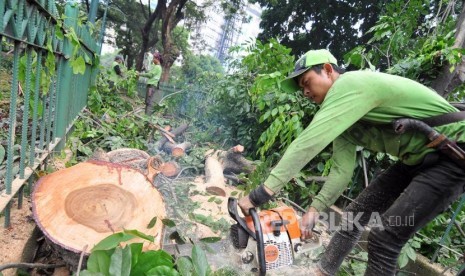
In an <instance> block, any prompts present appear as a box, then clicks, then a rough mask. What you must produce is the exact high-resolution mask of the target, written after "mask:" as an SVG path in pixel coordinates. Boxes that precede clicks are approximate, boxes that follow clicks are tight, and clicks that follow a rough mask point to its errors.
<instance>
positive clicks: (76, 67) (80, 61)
mask: <svg viewBox="0 0 465 276" xmlns="http://www.w3.org/2000/svg"><path fill="white" fill-rule="evenodd" d="M70 64H71V67H72V68H73V74H81V75H84V73H85V72H86V62H85V60H84V58H83V57H82V56H79V57H77V58H76V59H74V60H71V62H70Z"/></svg>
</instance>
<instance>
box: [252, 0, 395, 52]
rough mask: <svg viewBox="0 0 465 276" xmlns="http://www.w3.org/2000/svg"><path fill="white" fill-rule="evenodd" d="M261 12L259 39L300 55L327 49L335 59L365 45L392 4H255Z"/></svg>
mask: <svg viewBox="0 0 465 276" xmlns="http://www.w3.org/2000/svg"><path fill="white" fill-rule="evenodd" d="M253 2H257V3H259V4H260V6H261V7H262V8H263V14H262V21H261V23H260V27H261V29H262V30H263V31H262V32H261V33H260V35H259V39H260V40H262V41H266V40H268V39H271V38H278V39H279V40H280V42H281V43H282V44H283V45H285V46H286V47H289V48H291V49H292V53H293V54H294V55H296V56H297V55H301V54H303V53H305V52H306V51H308V50H310V49H319V48H327V47H329V49H330V50H331V51H332V53H333V54H334V55H335V56H336V57H337V58H341V57H342V56H343V54H345V53H346V52H347V51H349V50H350V49H352V48H353V47H355V46H356V45H359V44H364V43H366V42H367V39H368V38H367V37H365V36H364V35H365V33H366V32H367V30H368V29H370V28H371V27H372V26H373V25H374V23H375V22H376V20H377V19H378V15H379V14H380V13H381V11H382V10H383V6H384V5H385V4H386V2H387V3H389V2H392V1H382V2H377V1H367V0H359V1H334V0H333V1H324V2H321V1H305V0H290V1H286V0H274V1H265V0H255V1H253Z"/></svg>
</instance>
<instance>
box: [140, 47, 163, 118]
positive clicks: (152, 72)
mask: <svg viewBox="0 0 465 276" xmlns="http://www.w3.org/2000/svg"><path fill="white" fill-rule="evenodd" d="M162 60H163V59H162V57H161V55H160V53H158V52H156V53H154V54H153V58H152V63H153V65H151V66H150V67H149V68H150V69H149V70H148V71H147V72H145V73H138V75H139V76H141V77H145V78H147V90H146V94H145V114H147V115H150V114H152V112H153V100H154V98H156V99H160V98H161V93H162V92H161V90H160V89H159V82H160V78H161V72H162V68H161V63H162Z"/></svg>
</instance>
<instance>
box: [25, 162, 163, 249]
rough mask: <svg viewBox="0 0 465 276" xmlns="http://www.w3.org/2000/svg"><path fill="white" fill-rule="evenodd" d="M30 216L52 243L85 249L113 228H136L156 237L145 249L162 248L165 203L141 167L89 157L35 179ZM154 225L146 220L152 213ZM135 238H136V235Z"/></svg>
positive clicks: (67, 247)
mask: <svg viewBox="0 0 465 276" xmlns="http://www.w3.org/2000/svg"><path fill="white" fill-rule="evenodd" d="M32 208H33V214H34V219H35V221H36V223H37V225H38V226H39V228H40V229H41V230H42V232H43V233H44V234H45V236H46V237H47V238H48V239H49V240H50V241H51V242H53V244H54V245H55V246H59V247H61V248H63V249H66V250H68V251H71V252H74V253H77V254H79V253H80V252H81V251H82V250H83V248H85V246H86V245H87V250H86V252H85V253H89V252H90V250H91V249H92V247H93V246H94V245H95V244H97V243H98V242H100V241H101V240H102V239H104V238H106V237H107V236H109V235H110V234H112V233H114V232H120V231H123V230H124V229H137V230H140V231H142V232H144V233H146V234H148V235H152V236H155V242H154V243H150V244H145V245H144V249H159V248H161V242H162V240H161V238H162V233H161V232H162V227H163V225H162V223H161V219H162V218H164V217H165V215H166V211H165V204H164V202H163V199H162V196H161V194H160V193H159V192H158V191H157V190H156V189H155V188H154V187H153V186H152V184H151V183H150V181H149V180H148V179H147V178H146V176H145V175H144V174H142V173H141V172H140V171H138V170H135V169H132V168H130V167H127V166H124V165H120V164H115V163H110V162H104V161H88V162H83V163H80V164H77V165H75V166H73V167H70V168H67V169H63V170H60V171H57V172H54V173H52V174H49V175H46V176H44V177H42V178H40V179H39V181H38V183H37V184H36V185H35V188H34V191H33V194H32ZM154 217H158V218H159V219H158V221H157V223H156V224H155V226H154V227H152V228H150V229H148V228H147V225H148V224H149V223H150V221H151V220H152V219H153V218H154ZM135 241H137V242H140V240H135Z"/></svg>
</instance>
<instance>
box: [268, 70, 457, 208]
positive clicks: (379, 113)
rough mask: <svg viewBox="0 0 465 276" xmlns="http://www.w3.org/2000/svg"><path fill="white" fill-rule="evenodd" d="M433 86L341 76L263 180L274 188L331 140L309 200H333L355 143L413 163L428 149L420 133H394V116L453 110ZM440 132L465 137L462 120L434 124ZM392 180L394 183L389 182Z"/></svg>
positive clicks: (347, 173)
mask: <svg viewBox="0 0 465 276" xmlns="http://www.w3.org/2000/svg"><path fill="white" fill-rule="evenodd" d="M455 111H457V109H455V108H454V107H453V106H451V105H450V104H449V103H448V102H447V101H446V100H445V99H443V98H442V97H441V96H439V95H438V94H437V93H435V92H434V91H432V90H431V89H429V88H427V87H425V86H423V85H421V84H419V83H417V82H415V81H412V80H409V79H406V78H402V77H398V76H393V75H389V74H384V73H376V72H368V71H355V72H348V73H345V74H342V75H340V76H339V78H338V79H337V80H336V81H335V82H334V84H333V85H332V87H331V89H330V90H329V91H328V93H327V95H326V97H325V100H324V101H323V103H322V104H321V108H320V110H319V111H318V112H317V113H316V114H315V117H314V118H313V121H312V122H311V123H310V125H309V126H308V127H307V128H306V129H305V130H304V131H303V132H302V133H301V134H300V135H299V137H297V138H296V139H295V140H294V141H293V142H292V143H291V145H289V147H288V149H287V150H286V152H285V153H284V156H283V157H282V159H281V160H280V161H279V163H278V164H277V165H276V167H275V168H274V169H273V170H272V171H271V174H270V176H269V177H268V179H267V180H266V181H265V186H266V187H268V188H270V189H271V190H272V191H274V192H278V191H279V190H280V189H281V188H282V187H283V186H284V184H285V183H287V182H288V181H289V180H290V179H291V178H292V177H294V176H295V175H296V174H297V173H298V172H299V171H300V170H301V169H302V168H303V167H304V166H305V165H306V164H307V163H308V162H309V161H310V160H312V159H313V158H314V157H315V156H316V155H317V154H318V153H320V152H321V151H322V150H323V149H324V148H325V147H326V146H327V145H328V144H329V143H330V142H331V141H333V165H332V167H331V171H330V173H329V175H328V179H327V181H326V183H325V184H324V186H323V187H322V189H321V191H320V192H319V194H318V195H317V196H316V197H315V199H314V200H313V202H312V204H311V206H313V207H315V208H316V209H317V210H323V209H325V208H326V207H329V206H330V205H332V204H333V203H334V202H335V201H336V200H337V198H338V197H339V196H340V195H341V194H342V192H343V191H344V190H345V188H346V187H347V184H348V183H349V181H350V179H351V177H352V174H353V170H354V168H355V157H356V155H355V153H356V146H357V145H358V146H362V147H364V148H366V149H370V150H373V151H376V152H385V153H389V154H391V155H393V156H397V157H399V158H400V160H401V161H402V162H403V163H405V164H407V165H415V164H418V163H420V162H421V161H422V160H423V157H424V156H425V155H426V154H427V153H428V152H431V151H432V149H430V148H427V147H426V146H425V145H426V144H427V143H428V140H427V138H426V137H425V136H424V135H422V134H420V133H411V132H409V133H405V134H402V135H398V134H396V133H395V132H394V130H393V128H392V125H391V123H392V121H393V120H394V119H398V118H405V117H409V118H414V119H422V118H427V117H431V116H436V115H440V114H444V113H449V112H455ZM435 129H436V130H438V131H439V132H440V133H443V134H445V135H447V136H448V137H450V138H452V139H456V140H457V141H460V142H464V141H465V121H461V122H457V123H452V124H448V125H444V126H440V127H436V128H435ZM393 185H394V184H393Z"/></svg>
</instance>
